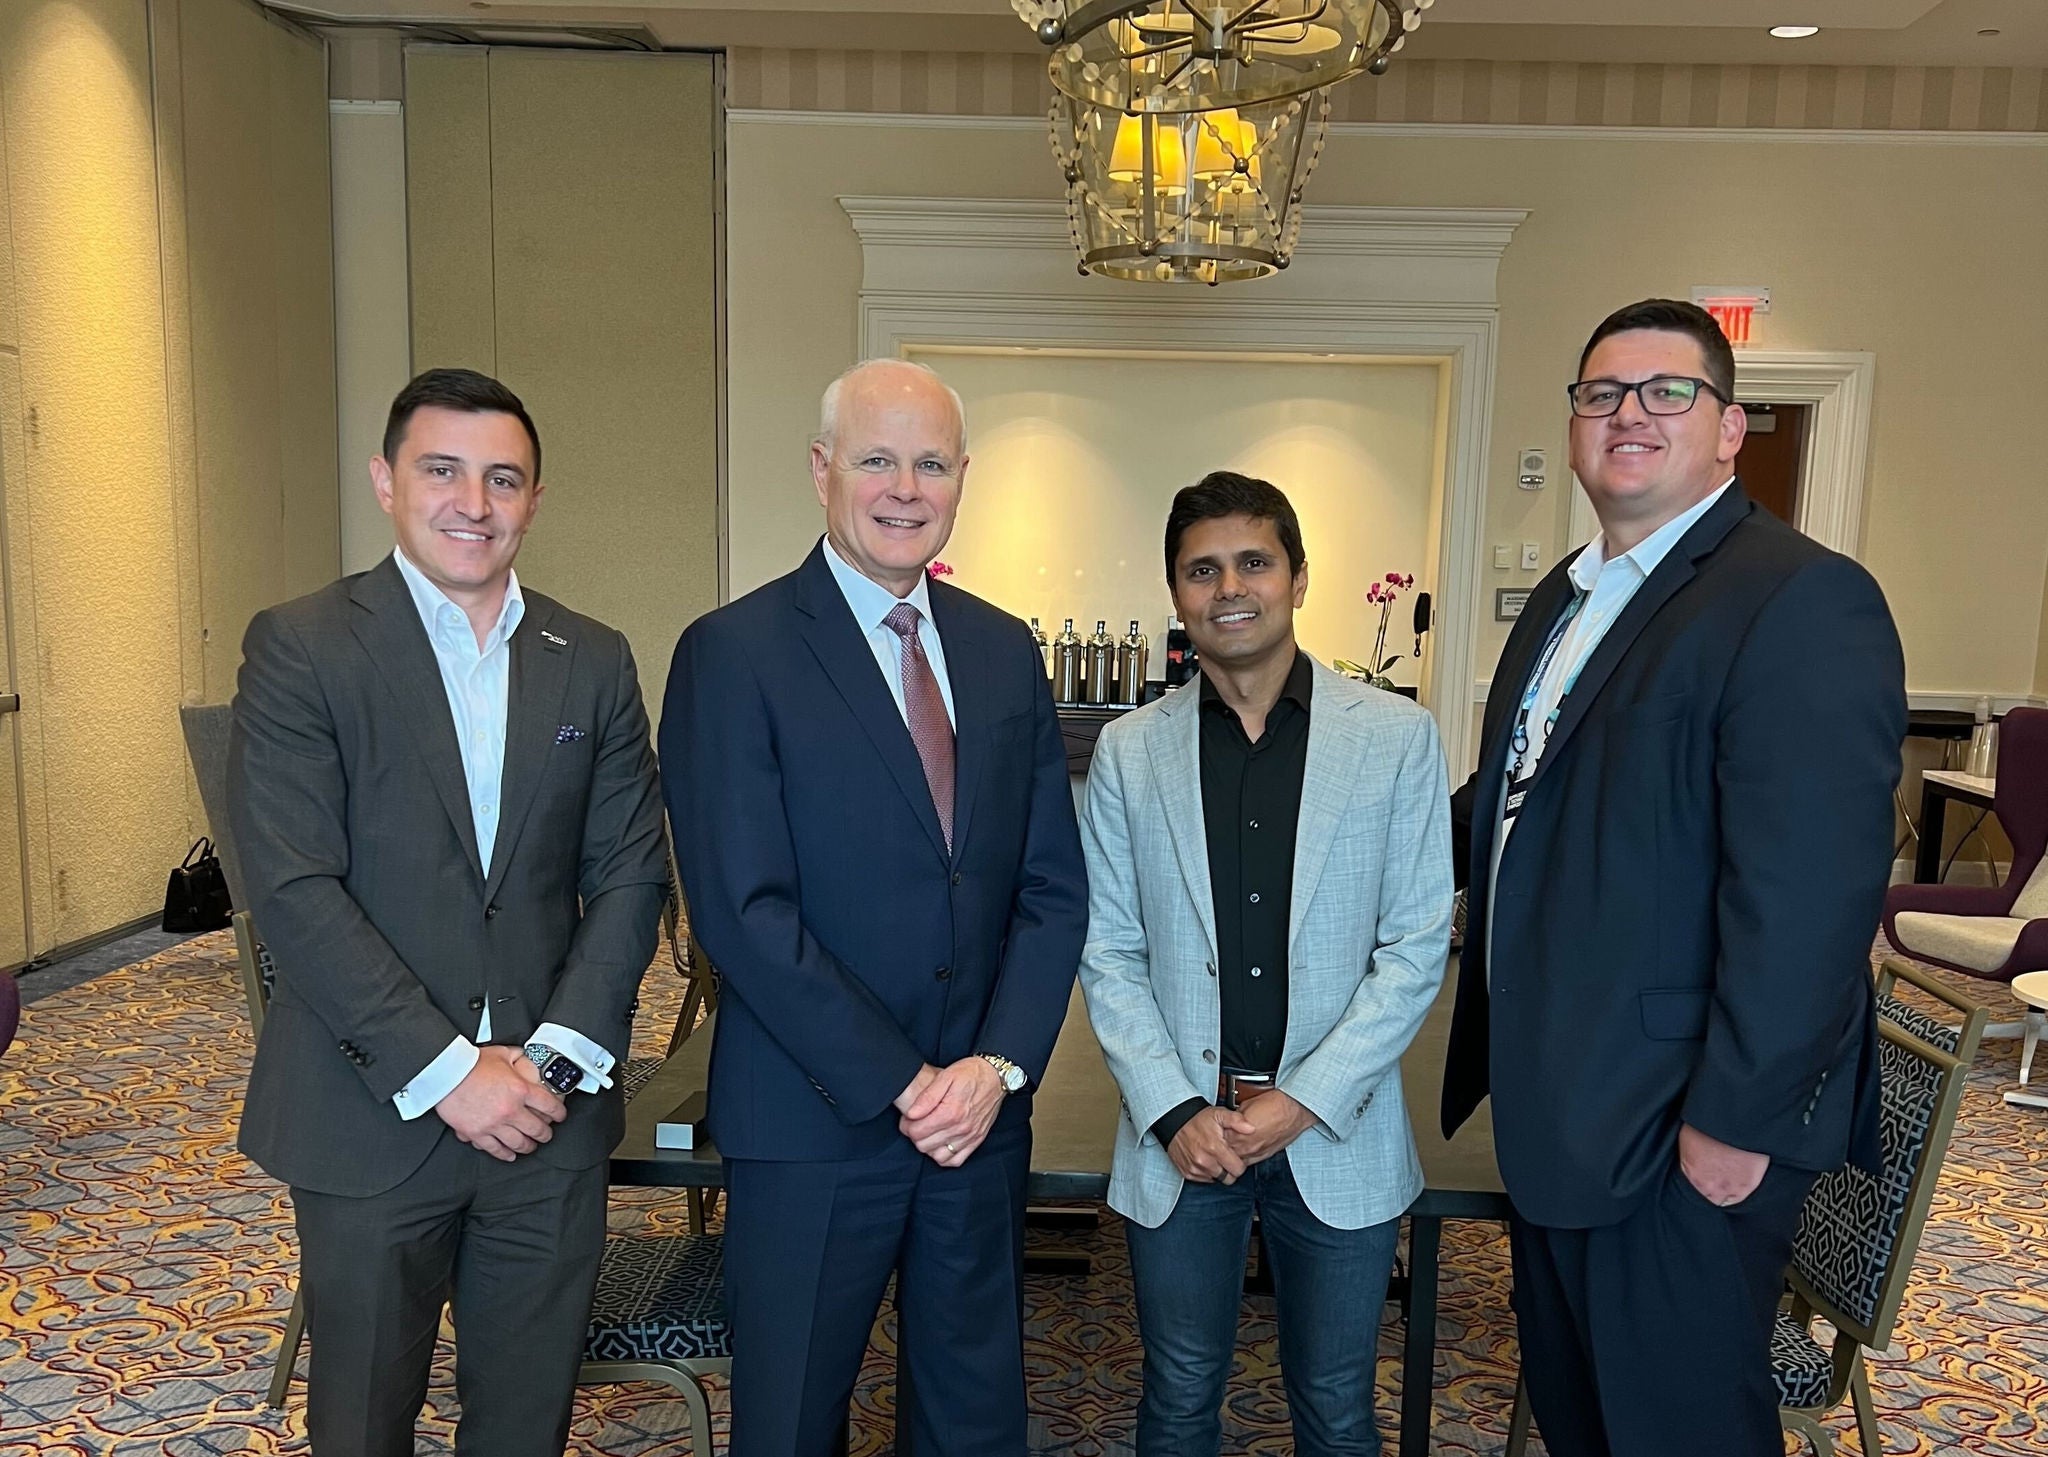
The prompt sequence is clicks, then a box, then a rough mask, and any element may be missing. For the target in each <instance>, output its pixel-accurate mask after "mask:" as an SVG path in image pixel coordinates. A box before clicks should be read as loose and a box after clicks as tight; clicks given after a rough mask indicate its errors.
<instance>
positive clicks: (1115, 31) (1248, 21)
mask: <svg viewBox="0 0 2048 1457" xmlns="http://www.w3.org/2000/svg"><path fill="white" fill-rule="evenodd" d="M1435 3H1436V0H1011V8H1013V9H1014V10H1015V11H1016V12H1017V14H1018V16H1019V17H1020V18H1021V19H1022V20H1023V21H1024V23H1025V24H1026V25H1028V26H1030V27H1031V28H1032V30H1033V31H1034V32H1035V33H1036V34H1037V36H1038V38H1039V39H1040V40H1041V41H1043V42H1044V43H1045V44H1046V46H1047V47H1048V48H1049V50H1050V52H1051V61H1050V63H1049V70H1050V72H1051V75H1052V82H1053V85H1054V86H1055V87H1056V88H1057V89H1058V90H1059V91H1060V93H1061V94H1062V95H1065V96H1068V97H1071V98H1073V99H1074V100H1075V101H1078V102H1083V103H1086V104H1087V105H1089V106H1096V107H1104V108H1108V109H1111V110H1114V111H1121V112H1126V113H1131V114H1138V113H1147V114H1155V115H1168V116H1184V115H1186V114H1188V113H1190V112H1204V111H1217V110H1220V109H1222V108H1224V107H1248V106H1259V105H1262V104H1264V103H1267V102H1273V101H1280V100H1284V99H1285V98H1287V97H1290V96H1300V95H1302V94H1303V93H1305V92H1309V91H1314V90H1317V89H1319V88H1322V87H1327V86H1332V85H1335V84H1336V83H1337V82H1339V81H1342V80H1345V79H1346V78H1348V77H1351V76H1355V75H1357V74H1358V73H1359V72H1361V71H1371V72H1373V73H1374V74H1375V75H1377V74H1379V73H1381V72H1383V71H1385V70H1386V67H1387V62H1388V58H1389V57H1391V56H1392V55H1393V54H1394V53H1395V52H1396V51H1398V50H1400V49H1401V47H1402V46H1403V45H1404V44H1405V43H1406V42H1407V38H1408V35H1409V33H1410V32H1412V31H1414V30H1415V29H1416V27H1418V26H1419V25H1421V23H1422V12H1423V11H1425V10H1427V9H1429V8H1430V7H1431V6H1432V5H1434V4H1435Z"/></svg>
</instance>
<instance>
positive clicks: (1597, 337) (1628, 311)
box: [1579, 298, 1735, 405]
mask: <svg viewBox="0 0 2048 1457" xmlns="http://www.w3.org/2000/svg"><path fill="white" fill-rule="evenodd" d="M1632 329H1655V330H1658V331H1659V332H1661V333H1665V334H1683V335H1685V336H1686V337H1687V338H1688V339H1691V340H1692V341H1693V342H1695V343H1696V344H1698V345H1699V346H1700V354H1701V356H1702V357H1703V358H1704V359H1705V360H1706V364H1707V383H1708V384H1710V385H1712V386H1713V387H1714V392H1715V393H1716V394H1718V395H1720V397H1721V401H1722V403H1723V404H1729V405H1732V404H1734V403H1735V351H1734V350H1733V349H1732V348H1730V347H1729V345H1728V336H1727V335H1726V334H1724V333H1722V332H1721V325H1720V323H1719V321H1717V320H1716V319H1715V318H1714V316H1713V315H1712V314H1710V313H1708V312H1707V311H1706V310H1705V309H1703V308H1701V307H1700V306H1699V305H1698V304H1688V303H1681V302H1679V300H1677V299H1675V298H1646V299H1644V300H1643V301H1642V302H1641V303H1634V304H1630V305H1629V306H1628V307H1627V308H1625V309H1616V310H1615V311H1614V312H1613V313H1611V314H1609V315H1608V316H1607V317H1606V318H1604V319H1602V320H1601V321H1600V327H1599V328H1597V329H1595V330H1594V331H1593V337H1592V338H1590V339H1588V340H1587V341H1586V347H1585V349H1583V350H1582V351H1581V352H1580V354H1579V377H1580V378H1582V379H1583V378H1584V377H1585V374H1586V361H1587V360H1588V359H1591V358H1592V357H1593V348H1594V346H1595V345H1597V344H1598V343H1599V342H1600V341H1601V340H1602V339H1605V338H1607V337H1608V336H1609V335H1610V334H1626V333H1628V332H1629V331H1630V330H1632Z"/></svg>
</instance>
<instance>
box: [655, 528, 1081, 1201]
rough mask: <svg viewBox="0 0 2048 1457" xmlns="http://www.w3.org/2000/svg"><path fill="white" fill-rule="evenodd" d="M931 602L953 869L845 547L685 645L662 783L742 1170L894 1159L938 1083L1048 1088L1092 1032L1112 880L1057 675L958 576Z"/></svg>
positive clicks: (719, 1085) (729, 1142)
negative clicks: (1089, 845) (967, 1068)
mask: <svg viewBox="0 0 2048 1457" xmlns="http://www.w3.org/2000/svg"><path fill="white" fill-rule="evenodd" d="M931 606H932V621H933V624H934V625H935V626H936V627H937V629H938V633H939V639H940V641H941V642H943V643H944V644H945V656H946V670H947V677H948V679H949V681H950V684H951V687H952V691H953V705H954V718H955V722H956V740H957V753H956V772H955V783H956V788H955V795H954V816H953V819H954V838H953V849H952V852H951V853H950V854H948V853H947V850H946V844H945V839H944V836H943V835H942V834H941V832H940V829H939V821H938V816H937V813H936V812H935V811H934V809H933V808H932V801H931V792H930V790H929V789H928V788H927V786H926V784H925V777H924V768H923V765H922V764H921V763H920V761H919V759H918V756H917V750H916V748H915V746H914V745H913V744H912V743H911V739H910V731H909V729H908V728H907V727H906V726H905V724H904V721H903V716H902V714H901V713H899V712H898V711H897V708H896V704H895V700H894V699H893V698H892V697H891V695H890V692H889V685H888V683H887V682H886V681H885V680H884V678H883V676H882V670H881V668H880V667H879V666H878V665H877V663H876V662H875V658H874V654H873V653H872V651H871V650H870V649H869V647H868V644H867V641H866V639H865V638H864V637H863V636H862V633H861V630H860V627H859V626H858V624H857V623H856V622H855V620H854V616H853V612H852V610H851V609H850V608H849V607H848V606H847V604H846V599H845V597H844V596H843V595H842V594H841V593H840V590H839V586H838V583H837V582H835V581H834V580H833V578H832V573H831V569H830V567H828V566H827V564H826V562H825V557H824V552H823V548H822V545H820V546H819V547H817V548H814V549H813V550H812V552H811V554H810V556H809V557H808V558H806V559H805V561H804V563H803V565H802V566H801V567H799V568H798V569H797V570H796V571H795V572H792V573H791V574H790V575H788V576H786V577H782V578H780V579H778V580H776V581H773V582H770V583H768V584H767V585H766V586H764V587H761V588H760V589H758V590H756V591H754V592H750V593H748V594H747V595H746V596H745V597H742V598H740V599H739V600H738V601H736V602H732V603H730V604H728V605H727V606H725V607H722V608H720V609H719V610H717V611H716V612H713V613H710V614H708V615H707V616H705V617H702V618H699V619H698V620H697V621H696V622H694V623H692V624H691V625H690V627H689V629H688V630H687V631H685V632H684V633H683V635H682V640H681V641H680V642H678V643H677V644H676V653H675V660H674V663H673V665H672V666H671V668H670V670H669V681H668V694H667V698H666V700H665V702H664V706H663V710H662V723H661V762H662V779H663V784H664V792H665V794H666V797H667V800H668V810H669V819H670V823H671V825H672V826H673V829H674V833H675V843H676V858H677V863H678V865H679V867H680V869H681V872H682V878H683V886H684V889H685V891H686V893H687V895H688V897H689V904H690V922H691V928H692V930H693V931H695V933H696V935H697V939H698V940H699V941H700V942H701V943H702V944H703V947H704V950H705V952H706V953H707V954H708V955H709V956H710V958H711V961H712V964H713V965H715V966H716V967H717V968H718V971H719V974H720V977H721V988H720V1001H719V1011H718V1032H717V1039H716V1041H715V1042H714V1043H713V1044H712V1054H711V1089H710V1100H709V1108H708V1116H709V1119H710V1123H711V1132H712V1136H713V1138H714V1139H715V1140H716V1141H717V1144H718V1147H719V1150H720V1151H721V1152H722V1153H724V1154H725V1155H726V1156H728V1157H731V1158H743V1159H805V1160H830V1159H846V1158H861V1157H866V1156H869V1155H872V1154H875V1153H879V1152H881V1151H882V1150H884V1149H885V1148H887V1147H888V1145H889V1143H890V1142H891V1141H892V1140H894V1139H899V1138H901V1137H902V1134H901V1133H900V1132H899V1131H898V1128H897V1114H896V1111H895V1110H894V1108H893V1107H892V1106H891V1104H892V1103H893V1102H894V1100H895V1098H896V1097H897V1095H898V1094H900V1093H901V1092H902V1091H903V1090H904V1088H906V1087H907V1086H909V1084H910V1082H911V1080H912V1079H913V1078H914V1077H915V1076H916V1075H917V1071H918V1068H919V1067H920V1066H921V1065H922V1064H924V1063H927V1062H929V1063H933V1064H935V1065H937V1066H940V1067H944V1066H945V1065H947V1064H948V1063H951V1062H954V1061H957V1060H958V1059H960V1058H962V1057H966V1056H968V1055H970V1054H972V1053H977V1052H995V1053H1000V1054H1002V1055H1003V1056H1004V1057H1007V1058H1009V1059H1011V1060H1012V1061H1014V1062H1016V1063H1017V1064H1019V1065H1020V1066H1021V1067H1022V1068H1023V1069H1024V1071H1025V1072H1026V1073H1027V1074H1028V1075H1029V1076H1030V1078H1031V1080H1032V1084H1033V1086H1036V1084H1037V1081H1038V1079H1039V1077H1040V1076H1041V1075H1042V1074H1043V1073H1044V1071H1045V1065H1046V1061H1047V1059H1048V1058H1049V1057H1050V1056H1051V1055H1052V1047H1053V1042H1054V1041H1055V1039H1056V1038H1057V1037H1058V1036H1059V1030H1060V1024H1061V1022H1062V1021H1063V1020H1064V1019H1065V1017H1066V1012H1067V999H1068V994H1069V991H1070V989H1071V987H1072V985H1073V980H1074V971H1075V967H1076V966H1077V965H1078V963H1079V961H1080V956H1081V942H1082V939H1083V937H1084V935H1085V933H1086V930H1087V918H1088V894H1087V872H1086V870H1085V868H1084V866H1083V862H1082V859H1081V840H1080V833H1079V830H1078V829H1077V828H1076V825H1075V819H1074V805H1073V796H1072V791H1071V789H1070V788H1069V786H1068V779H1067V758H1066V751H1065V749H1064V747H1063V745H1062V742H1061V738H1060V730H1059V721H1058V718H1057V717H1056V716H1055V714H1054V712H1053V705H1052V694H1051V691H1050V689H1049V687H1048V685H1047V682H1046V677H1045V670H1044V665H1043V660H1042V659H1041V658H1040V656H1039V653H1038V649H1037V648H1036V647H1035V646H1034V645H1033V643H1032V640H1031V635H1030V631H1029V630H1028V629H1027V628H1026V627H1025V626H1024V624H1023V623H1021V622H1020V621H1018V620H1017V619H1016V618H1014V617H1011V616H1009V615H1008V614H1006V613H1003V612H1001V611H999V610H997V609H996V608H994V607H992V606H990V605H989V604H988V603H986V602H983V601H982V600H981V599H980V598H978V597H975V596H972V595H970V594H969V593H966V592H963V591H960V590H958V589H957V588H954V587H950V586H947V585H946V584H945V583H943V582H937V581H935V582H933V583H932V584H931ZM1029 1103H1030V1100H1029V1097H1028V1096H1016V1097H1012V1098H1010V1099H1008V1100H1007V1102H1006V1104H1005V1106H1004V1108H1003V1111H1002V1113H1001V1114H1000V1115H999V1118H998V1126H1002V1125H1004V1124H1008V1123H1014V1122H1017V1121H1021V1120H1023V1119H1026V1118H1029V1116H1030V1107H1029Z"/></svg>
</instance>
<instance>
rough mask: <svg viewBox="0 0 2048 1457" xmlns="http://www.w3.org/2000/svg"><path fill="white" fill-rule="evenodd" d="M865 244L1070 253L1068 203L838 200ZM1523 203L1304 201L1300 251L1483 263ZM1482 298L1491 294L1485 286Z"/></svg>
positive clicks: (1493, 258)
mask: <svg viewBox="0 0 2048 1457" xmlns="http://www.w3.org/2000/svg"><path fill="white" fill-rule="evenodd" d="M839 205H840V207H841V208H843V209H845V212H846V216H847V217H848V219H849V220H851V222H852V223H853V230H854V232H856V233H857V234H859V235H860V241H861V246H862V248H864V249H874V248H1000V249H1021V250H1028V251H1039V250H1045V249H1051V250H1054V251H1057V252H1061V253H1067V252H1071V251H1072V249H1073V246H1074V245H1073V239H1072V236H1071V235H1070V233H1069V230H1068V222H1067V205H1066V204H1065V203H1064V202H1046V201H1041V200H1036V199H1030V200H1003V199H977V198H952V197H842V198H840V199H839ZM1528 216H1529V214H1528V211H1527V210H1526V209H1523V208H1507V207H1487V208H1446V207H1355V206H1338V205H1331V206H1322V207H1317V206H1306V207H1304V208H1303V209H1302V215H1301V247H1300V248H1299V249H1298V250H1297V252H1298V254H1299V255H1304V256H1308V257H1328V258H1424V259H1436V260H1442V259H1467V260H1480V261H1481V262H1482V263H1484V264H1485V265H1487V266H1488V267H1489V268H1490V267H1491V266H1493V265H1497V264H1498V263H1499V261H1500V257H1501V254H1502V253H1504V252H1506V251H1507V246H1508V243H1509V242H1510V241H1512V239H1513V238H1514V236H1515V229H1516V228H1518V227H1520V226H1521V225H1522V223H1523V222H1524V221H1525V220H1526V219H1527V218H1528ZM1487 295H1488V296H1489V297H1490V296H1491V286H1490V280H1489V287H1488V289H1487Z"/></svg>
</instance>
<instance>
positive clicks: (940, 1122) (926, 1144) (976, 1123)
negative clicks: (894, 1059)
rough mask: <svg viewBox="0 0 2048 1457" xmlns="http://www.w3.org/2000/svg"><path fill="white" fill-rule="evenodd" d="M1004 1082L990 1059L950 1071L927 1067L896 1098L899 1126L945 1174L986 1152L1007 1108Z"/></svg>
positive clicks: (961, 1062) (968, 1059)
mask: <svg viewBox="0 0 2048 1457" xmlns="http://www.w3.org/2000/svg"><path fill="white" fill-rule="evenodd" d="M1004 1096H1005V1095H1004V1093H1003V1080H1002V1078H1001V1077H1000V1076H999V1075H998V1074H997V1072H996V1070H995V1069H994V1068H993V1067H991V1066H990V1065H989V1064H988V1063H987V1062H986V1061H985V1060H984V1059H982V1058H979V1057H963V1058H961V1059H960V1060H959V1061H958V1062H956V1063H954V1064H952V1065H951V1066H950V1067H933V1066H932V1065H931V1064H930V1063H926V1064H925V1065H924V1066H923V1067H921V1068H919V1069H918V1070H917V1076H916V1077H914V1078H912V1079H911V1080H910V1086H909V1087H907V1088H905V1089H904V1090H903V1091H902V1092H901V1093H898V1094H897V1095H896V1111H897V1112H898V1113H901V1114H902V1115H903V1116H902V1118H901V1119H900V1120H899V1122H898V1124H897V1126H898V1127H899V1128H901V1129H902V1130H903V1136H904V1137H905V1138H907V1139H909V1140H910V1141H911V1142H912V1143H914V1144H916V1145H917V1151H918V1152H919V1153H921V1154H923V1155H924V1156H925V1157H926V1158H928V1159H930V1160H931V1161H932V1162H933V1163H935V1164H937V1165H938V1166H939V1167H940V1168H942V1169H954V1168H958V1167H959V1166H960V1165H961V1164H964V1163H966V1162H967V1159H968V1156H969V1155H970V1154H972V1153H973V1152H974V1151H975V1150H976V1149H977V1148H980V1147H981V1141H982V1140H983V1139H984V1138H987V1137H988V1131H989V1129H990V1128H991V1127H993V1126H994V1124H995V1121H996V1114H997V1113H998V1112H1000V1111H1001V1109H1002V1106H1003V1098H1004Z"/></svg>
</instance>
